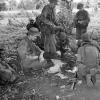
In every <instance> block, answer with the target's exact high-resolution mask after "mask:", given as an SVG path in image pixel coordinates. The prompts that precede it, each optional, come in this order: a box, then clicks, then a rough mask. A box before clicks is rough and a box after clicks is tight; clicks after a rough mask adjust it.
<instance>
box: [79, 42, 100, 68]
mask: <svg viewBox="0 0 100 100" xmlns="http://www.w3.org/2000/svg"><path fill="white" fill-rule="evenodd" d="M77 53H78V55H79V57H78V59H77V60H78V61H80V62H81V63H82V64H84V65H86V67H88V68H90V69H91V68H95V67H97V66H98V64H99V51H98V49H97V48H96V47H95V46H93V45H90V44H86V45H83V46H82V47H79V49H78V52H77Z"/></svg>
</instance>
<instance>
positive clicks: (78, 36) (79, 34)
mask: <svg viewBox="0 0 100 100" xmlns="http://www.w3.org/2000/svg"><path fill="white" fill-rule="evenodd" d="M76 39H77V40H79V39H81V29H80V28H76Z"/></svg>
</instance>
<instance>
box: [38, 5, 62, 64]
mask: <svg viewBox="0 0 100 100" xmlns="http://www.w3.org/2000/svg"><path fill="white" fill-rule="evenodd" d="M36 22H37V25H39V28H40V31H41V35H42V36H43V38H44V51H45V52H47V53H49V54H51V55H54V56H55V55H56V46H55V45H56V40H55V34H56V32H57V31H60V30H62V28H61V27H59V26H56V20H55V6H54V5H53V4H48V5H46V6H44V8H43V10H42V13H41V15H40V16H38V18H37V19H36ZM49 61H50V59H49V60H48V62H49ZM50 62H51V61H50Z"/></svg>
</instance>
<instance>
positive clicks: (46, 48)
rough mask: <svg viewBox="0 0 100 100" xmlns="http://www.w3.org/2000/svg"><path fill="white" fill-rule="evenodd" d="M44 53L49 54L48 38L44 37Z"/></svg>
mask: <svg viewBox="0 0 100 100" xmlns="http://www.w3.org/2000/svg"><path fill="white" fill-rule="evenodd" d="M44 51H45V52H50V39H49V37H46V36H45V40H44Z"/></svg>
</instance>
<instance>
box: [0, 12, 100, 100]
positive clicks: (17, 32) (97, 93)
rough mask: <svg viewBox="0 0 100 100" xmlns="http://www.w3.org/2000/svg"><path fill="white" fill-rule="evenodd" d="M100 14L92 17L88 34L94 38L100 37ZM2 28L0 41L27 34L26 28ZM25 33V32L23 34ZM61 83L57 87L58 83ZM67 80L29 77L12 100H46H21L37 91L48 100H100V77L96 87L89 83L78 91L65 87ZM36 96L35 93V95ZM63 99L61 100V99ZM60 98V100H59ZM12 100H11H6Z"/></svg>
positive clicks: (0, 29) (77, 87) (77, 88)
mask: <svg viewBox="0 0 100 100" xmlns="http://www.w3.org/2000/svg"><path fill="white" fill-rule="evenodd" d="M99 16H100V12H98V13H95V14H94V15H92V16H91V22H90V25H89V27H88V32H90V34H91V33H92V32H94V33H93V37H98V36H99V35H100V26H99V24H100V20H99ZM1 22H2V23H4V24H5V23H6V22H7V20H6V22H5V21H1ZM1 27H2V28H0V40H1V41H7V40H8V41H9V40H11V39H12V41H13V40H14V39H15V38H16V37H21V36H23V34H24V33H25V32H26V30H25V28H21V29H19V28H15V29H13V30H12V32H11V30H5V29H7V28H5V27H6V26H4V25H3V26H1ZM22 31H24V32H22ZM58 81H59V82H60V81H61V82H60V84H59V85H58V86H57V85H56V83H57V82H58ZM65 85H66V80H64V81H63V82H62V80H59V79H57V80H53V79H52V80H51V78H50V77H49V78H48V77H41V78H39V79H34V78H33V77H28V80H27V82H26V83H24V84H21V88H22V90H21V91H22V92H20V95H19V97H18V98H17V97H16V98H14V99H12V100H44V99H39V98H38V99H20V98H21V97H22V96H27V95H28V96H29V95H30V94H31V92H34V90H36V91H37V92H38V93H39V94H40V95H42V96H43V97H45V98H46V100H100V75H98V76H97V83H96V86H95V87H92V84H91V83H89V86H88V87H83V86H82V85H77V86H76V90H71V89H69V88H70V86H65ZM33 94H34V93H33ZM60 97H61V98H60ZM57 98H58V99H57ZM5 100H11V99H5Z"/></svg>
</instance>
